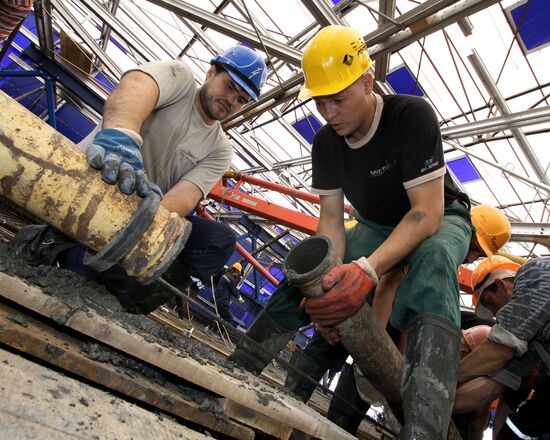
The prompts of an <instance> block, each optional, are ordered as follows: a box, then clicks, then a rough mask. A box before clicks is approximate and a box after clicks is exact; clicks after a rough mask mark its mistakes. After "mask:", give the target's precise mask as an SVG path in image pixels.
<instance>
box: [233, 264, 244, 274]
mask: <svg viewBox="0 0 550 440" xmlns="http://www.w3.org/2000/svg"><path fill="white" fill-rule="evenodd" d="M231 267H232V268H233V269H236V270H238V271H239V273H243V266H242V264H241V263H233V264H232V265H231Z"/></svg>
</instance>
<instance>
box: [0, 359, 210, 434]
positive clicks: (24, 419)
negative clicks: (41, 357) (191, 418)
mask: <svg viewBox="0 0 550 440" xmlns="http://www.w3.org/2000/svg"><path fill="white" fill-rule="evenodd" d="M0 390H1V392H2V396H5V397H6V398H2V399H0V437H1V438H5V439H10V440H19V439H29V438H36V439H58V438H61V439H64V438H72V439H76V438H79V439H82V438H90V439H93V438H96V439H102V440H116V439H131V438H134V439H148V438H151V439H177V438H185V439H193V440H207V439H211V437H207V436H205V435H204V434H201V433H199V432H197V431H194V430H192V429H190V428H188V427H186V426H183V425H181V424H179V423H177V422H175V421H174V420H172V419H171V418H170V417H168V416H160V415H159V414H155V413H152V412H151V411H147V410H145V409H143V408H140V407H139V406H137V405H135V404H132V403H129V402H128V401H126V400H123V399H120V398H118V397H116V396H114V395H113V394H110V393H108V392H106V391H102V390H99V389H97V388H94V387H92V386H90V385H87V384H84V383H82V382H79V381H78V380H75V379H72V378H70V377H67V376H64V375H62V374H60V373H58V372H56V371H53V370H51V369H48V368H46V367H43V366H41V365H38V364H35V363H34V362H31V361H28V360H26V359H24V358H22V357H21V356H18V355H15V354H13V353H9V352H7V351H5V350H2V349H0Z"/></svg>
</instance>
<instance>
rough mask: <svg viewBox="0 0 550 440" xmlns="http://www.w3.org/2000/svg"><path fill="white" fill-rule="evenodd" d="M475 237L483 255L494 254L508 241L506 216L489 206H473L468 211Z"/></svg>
mask: <svg viewBox="0 0 550 440" xmlns="http://www.w3.org/2000/svg"><path fill="white" fill-rule="evenodd" d="M470 217H471V219H472V224H473V225H474V227H475V228H476V237H477V241H478V242H479V245H480V246H481V249H483V252H485V255H487V256H488V257H490V256H491V255H493V254H495V253H496V252H497V251H498V250H499V249H500V248H501V247H502V246H504V245H505V244H506V243H507V242H508V240H510V235H511V228H510V222H509V221H508V219H507V218H506V216H505V215H504V214H503V213H502V212H500V211H499V210H498V209H497V208H495V207H494V206H491V205H479V206H474V207H473V208H472V209H471V211H470Z"/></svg>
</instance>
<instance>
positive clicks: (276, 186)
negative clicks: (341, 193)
mask: <svg viewBox="0 0 550 440" xmlns="http://www.w3.org/2000/svg"><path fill="white" fill-rule="evenodd" d="M225 177H230V178H232V179H235V180H237V181H242V182H247V183H251V184H253V185H257V186H260V187H262V188H265V189H270V190H272V191H277V192H279V193H281V194H286V195H288V196H291V197H294V198H296V199H301V200H305V201H307V202H310V203H314V204H316V205H319V204H320V198H319V196H318V195H316V194H312V193H309V192H307V191H300V190H299V189H295V188H290V187H288V186H286V185H281V184H280V183H275V182H269V181H268V180H264V179H260V178H259V177H255V176H250V175H248V174H243V173H240V172H235V171H228V172H226V173H225ZM350 208H351V206H350V205H348V204H344V211H345V212H349V210H350Z"/></svg>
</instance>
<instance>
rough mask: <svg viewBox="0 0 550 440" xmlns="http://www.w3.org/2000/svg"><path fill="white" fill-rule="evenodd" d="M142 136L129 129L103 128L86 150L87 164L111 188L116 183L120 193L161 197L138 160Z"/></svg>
mask: <svg viewBox="0 0 550 440" xmlns="http://www.w3.org/2000/svg"><path fill="white" fill-rule="evenodd" d="M142 142H143V141H142V140H141V137H140V136H139V135H138V134H137V133H135V132H133V131H132V130H127V129H120V128H104V129H103V130H100V131H99V132H98V133H97V134H96V135H95V138H94V140H93V141H92V143H91V144H90V145H89V146H88V148H87V149H86V156H87V158H88V163H89V164H90V166H91V167H93V168H95V169H96V170H101V178H102V179H103V180H104V181H105V182H107V183H109V184H111V185H114V184H115V183H117V182H118V187H119V188H120V191H121V192H123V193H124V194H132V193H133V192H134V190H135V191H136V193H137V194H138V195H139V196H140V197H147V196H148V195H149V194H150V193H151V191H154V192H156V193H157V194H158V195H159V196H160V197H161V198H162V191H161V190H160V188H159V187H158V185H156V184H155V183H153V182H151V181H150V180H149V178H148V177H147V175H146V174H145V171H143V158H142V157H141V152H140V146H141V144H142Z"/></svg>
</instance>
